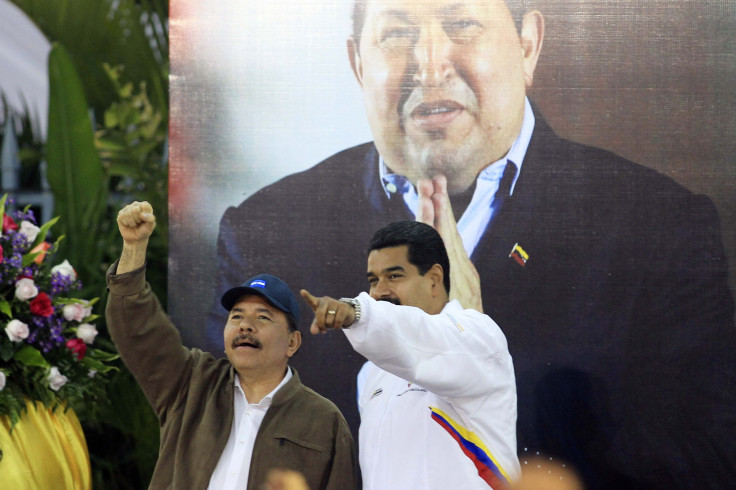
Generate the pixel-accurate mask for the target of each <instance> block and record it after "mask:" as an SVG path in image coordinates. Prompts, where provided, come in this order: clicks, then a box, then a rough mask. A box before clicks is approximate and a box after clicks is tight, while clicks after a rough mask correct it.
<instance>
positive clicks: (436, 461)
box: [345, 293, 519, 490]
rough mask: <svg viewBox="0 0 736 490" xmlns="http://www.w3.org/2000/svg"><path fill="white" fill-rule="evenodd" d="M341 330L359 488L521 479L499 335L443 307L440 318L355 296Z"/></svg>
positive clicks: (443, 486) (477, 317) (511, 386)
mask: <svg viewBox="0 0 736 490" xmlns="http://www.w3.org/2000/svg"><path fill="white" fill-rule="evenodd" d="M357 299H358V300H359V301H360V305H361V309H362V312H361V318H360V320H359V321H358V322H356V323H354V324H353V325H352V326H351V327H350V329H347V330H345V334H346V336H347V338H348V340H349V341H350V343H351V344H352V345H353V348H354V349H355V350H356V351H358V352H359V353H361V354H362V355H364V356H365V357H366V358H367V359H368V360H369V361H371V362H368V363H366V364H365V366H364V367H363V369H362V370H361V372H360V374H359V375H358V405H359V408H360V416H361V424H360V437H359V441H360V466H361V470H362V473H363V485H364V488H365V489H366V490H393V489H399V488H401V489H409V488H417V489H419V488H421V489H438V490H448V489H463V490H468V489H486V490H487V489H488V488H494V489H495V490H499V489H500V488H506V487H507V486H508V482H509V481H513V480H515V479H516V478H517V477H518V475H519V461H518V459H517V456H516V383H515V379H514V368H513V363H512V361H511V355H510V354H509V351H508V346H507V343H506V337H505V336H504V334H503V332H501V329H500V328H499V327H498V325H496V323H495V322H494V321H493V320H491V318H489V317H488V316H487V315H484V314H482V313H479V312H477V311H475V310H463V309H462V307H461V306H460V303H458V302H457V301H451V302H449V303H448V304H447V305H445V307H444V309H443V310H442V312H441V313H440V314H438V315H429V314H427V313H425V312H424V311H422V310H421V309H419V308H415V307H411V306H396V305H393V304H391V303H388V302H385V301H375V300H373V299H372V298H371V297H370V296H369V295H368V294H366V293H361V294H360V295H359V296H358V298H357Z"/></svg>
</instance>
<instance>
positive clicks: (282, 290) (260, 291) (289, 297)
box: [220, 274, 299, 320]
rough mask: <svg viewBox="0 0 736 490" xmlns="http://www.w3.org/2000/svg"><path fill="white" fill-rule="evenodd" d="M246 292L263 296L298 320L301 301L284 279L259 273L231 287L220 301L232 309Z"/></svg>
mask: <svg viewBox="0 0 736 490" xmlns="http://www.w3.org/2000/svg"><path fill="white" fill-rule="evenodd" d="M246 294H256V295H258V296H262V297H263V298H265V299H266V300H267V301H268V302H269V303H271V304H272V305H274V306H275V307H276V308H278V309H279V310H281V311H283V312H284V313H286V314H287V315H291V316H293V317H294V319H295V320H296V319H297V318H299V303H297V301H296V297H294V294H293V293H292V292H291V289H289V286H287V285H286V283H285V282H284V281H282V280H281V279H279V278H278V277H276V276H272V275H269V274H258V275H257V276H254V277H251V278H250V279H248V280H247V281H245V282H244V283H243V284H241V285H240V286H237V287H234V288H232V289H229V290H228V291H227V292H226V293H225V294H223V295H222V299H221V300H220V303H221V304H222V306H224V307H225V309H226V310H227V311H230V310H231V309H232V308H233V306H234V305H235V302H236V301H237V300H238V299H239V298H241V297H242V296H244V295H246Z"/></svg>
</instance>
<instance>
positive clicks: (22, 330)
mask: <svg viewBox="0 0 736 490" xmlns="http://www.w3.org/2000/svg"><path fill="white" fill-rule="evenodd" d="M5 333H6V334H8V338H9V339H10V341H11V342H20V341H21V340H24V339H26V338H27V337H28V333H29V331H28V325H26V324H25V323H23V322H22V321H20V320H10V321H9V322H8V325H7V326H6V327H5Z"/></svg>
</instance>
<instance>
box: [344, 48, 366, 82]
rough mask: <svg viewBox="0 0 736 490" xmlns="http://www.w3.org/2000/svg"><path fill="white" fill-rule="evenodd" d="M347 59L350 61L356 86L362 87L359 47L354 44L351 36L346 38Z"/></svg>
mask: <svg viewBox="0 0 736 490" xmlns="http://www.w3.org/2000/svg"><path fill="white" fill-rule="evenodd" d="M347 47H348V59H349V60H350V68H351V69H352V70H353V75H355V79H356V80H358V84H359V85H360V86H361V87H362V86H363V65H362V64H361V62H360V47H359V46H358V45H357V43H356V42H355V38H353V36H350V37H348V42H347Z"/></svg>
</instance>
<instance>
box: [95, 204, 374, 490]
mask: <svg viewBox="0 0 736 490" xmlns="http://www.w3.org/2000/svg"><path fill="white" fill-rule="evenodd" d="M155 226H156V218H155V216H154V214H153V209H152V208H151V205H150V204H149V203H147V202H142V203H138V202H134V203H132V204H129V205H128V206H126V207H125V208H123V209H122V210H121V211H120V212H119V214H118V228H119V230H120V234H121V236H122V238H123V251H122V254H121V257H120V260H119V261H118V262H116V263H115V264H113V265H112V266H111V267H110V270H109V271H108V276H107V282H108V289H109V291H110V294H109V297H108V303H107V321H108V327H109V329H110V335H111V336H112V339H113V341H114V342H115V345H116V346H117V348H118V350H119V352H120V355H121V357H122V359H123V361H124V362H125V364H126V366H127V367H128V368H129V369H130V371H131V373H133V375H134V376H135V378H136V380H137V381H138V383H139V384H140V386H141V388H142V389H143V392H144V393H145V395H146V397H147V398H148V400H149V402H150V403H151V405H152V407H153V409H154V410H155V412H156V415H157V416H158V418H159V421H160V424H161V445H160V450H159V459H158V462H157V464H156V468H155V470H154V474H153V478H152V480H151V484H150V488H202V489H204V488H210V489H215V488H216V489H231V488H232V489H235V488H244V487H245V488H249V489H256V488H261V485H262V484H263V483H264V482H265V481H266V478H267V474H268V472H269V471H270V470H272V469H275V468H285V469H289V470H295V471H298V472H300V473H302V474H303V475H304V476H305V479H306V481H307V483H308V485H309V488H310V489H312V490H316V489H332V490H343V489H352V488H357V487H359V485H360V483H359V476H358V471H357V464H356V454H355V448H354V444H353V439H352V436H351V434H350V430H349V428H348V426H347V423H346V422H345V419H344V418H343V416H342V414H341V413H340V411H339V410H338V409H337V407H335V405H334V404H333V403H332V402H330V401H328V400H327V399H325V398H323V397H321V396H320V395H318V394H317V393H315V392H314V391H312V390H310V389H309V388H307V387H305V386H304V385H302V384H301V382H300V381H299V376H298V374H297V373H296V371H295V370H294V369H293V368H291V367H289V365H288V363H289V360H290V359H291V358H292V356H294V354H296V352H297V351H298V350H299V347H300V345H301V333H300V332H299V331H298V330H297V327H296V320H295V318H297V317H298V315H299V307H298V304H297V301H296V298H295V297H294V295H293V293H292V292H291V290H290V289H289V287H288V286H287V285H286V283H284V282H283V281H282V280H281V279H279V278H278V277H275V276H271V275H268V274H260V275H257V276H255V277H253V278H251V279H249V280H248V281H246V282H244V283H243V284H242V285H241V286H238V287H234V288H232V289H230V290H228V291H227V292H225V294H224V295H223V296H222V300H221V303H222V306H223V307H225V309H226V310H228V311H229V314H228V319H227V323H226V325H225V330H224V333H223V337H224V340H225V353H226V354H227V359H216V358H215V357H213V356H212V355H210V354H208V353H205V352H202V351H200V350H198V349H187V348H184V347H183V346H182V343H181V338H180V337H179V333H178V331H177V329H176V327H175V326H174V325H173V324H172V323H171V321H170V320H169V318H168V316H167V315H166V312H165V311H164V310H163V308H161V305H160V304H159V302H158V300H157V298H156V297H155V296H154V295H153V293H152V291H151V288H150V286H149V285H148V283H147V282H146V280H145V257H146V248H147V246H148V239H149V237H150V236H151V234H152V233H153V230H154V228H155Z"/></svg>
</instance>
